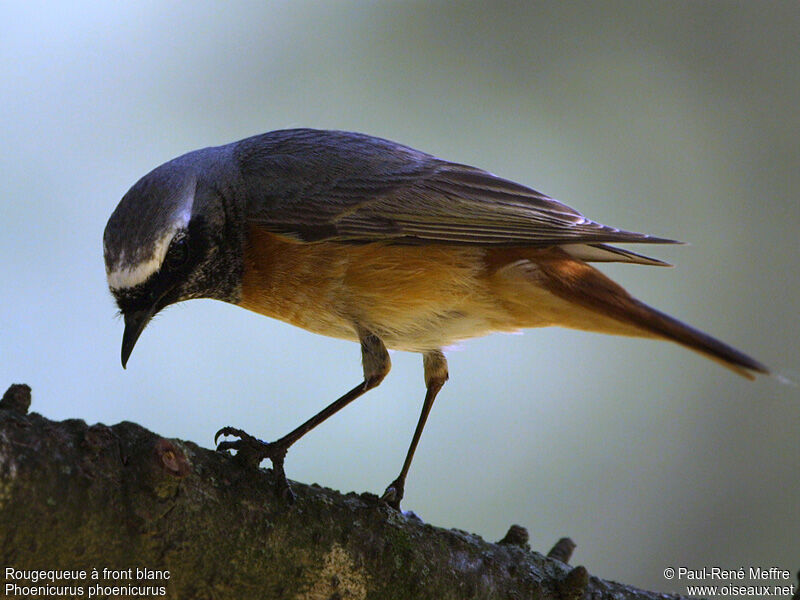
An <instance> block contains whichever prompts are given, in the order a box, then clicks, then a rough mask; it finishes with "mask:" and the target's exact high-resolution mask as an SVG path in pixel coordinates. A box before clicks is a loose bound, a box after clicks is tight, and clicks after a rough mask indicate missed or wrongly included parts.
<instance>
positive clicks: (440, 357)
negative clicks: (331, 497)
mask: <svg viewBox="0 0 800 600" xmlns="http://www.w3.org/2000/svg"><path fill="white" fill-rule="evenodd" d="M423 365H424V366H425V386H426V387H427V392H426V393H425V402H423V404H422V413H420V415H419V421H418V422H417V428H416V429H415V430H414V437H413V438H412V439H411V445H410V446H409V448H408V453H407V454H406V460H405V462H404V463H403V468H402V469H400V475H398V476H397V479H395V480H394V481H393V482H392V483H390V484H389V487H387V488H386V491H385V492H383V496H381V500H383V501H384V502H386V503H387V504H388V505H389V506H391V507H392V508H396V509H397V510H400V500H402V499H403V493H404V491H405V486H406V475H408V469H409V467H411V461H412V460H413V459H414V451H415V450H416V449H417V444H419V438H420V437H421V436H422V430H423V429H424V428H425V422H426V421H427V420H428V415H429V414H430V412H431V407H433V401H434V400H435V399H436V394H438V393H439V390H441V389H442V386H443V385H444V382H445V381H447V377H448V373H447V359H446V358H445V357H444V354H442V352H441V351H440V350H434V351H431V352H426V353H425V355H424V357H423Z"/></svg>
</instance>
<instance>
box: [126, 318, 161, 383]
mask: <svg viewBox="0 0 800 600" xmlns="http://www.w3.org/2000/svg"><path fill="white" fill-rule="evenodd" d="M154 312H155V310H154V309H150V310H137V311H133V312H129V313H126V314H125V332H124V333H123V334H122V368H123V369H124V368H125V365H127V364H128V358H129V357H130V355H131V352H133V347H134V346H135V345H136V340H138V339H139V336H140V335H141V334H142V331H144V328H145V326H147V324H148V323H149V322H150V319H152V318H153V313H154Z"/></svg>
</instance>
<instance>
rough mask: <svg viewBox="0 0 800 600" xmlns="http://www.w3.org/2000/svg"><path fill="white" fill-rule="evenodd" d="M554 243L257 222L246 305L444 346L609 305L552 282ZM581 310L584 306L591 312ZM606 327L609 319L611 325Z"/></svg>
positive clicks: (337, 331) (348, 332) (339, 332)
mask: <svg viewBox="0 0 800 600" xmlns="http://www.w3.org/2000/svg"><path fill="white" fill-rule="evenodd" d="M546 252H549V251H548V250H536V249H516V250H515V249H511V250H487V249H483V248H478V247H467V246H445V245H427V246H425V245H422V246H402V245H388V244H382V243H371V244H363V245H351V244H342V243H336V242H319V243H312V244H306V243H298V242H295V241H292V240H289V239H287V238H285V237H282V236H279V235H275V234H272V233H269V232H266V231H263V230H262V229H260V228H258V227H256V226H251V227H250V230H249V235H248V241H247V244H246V246H245V255H244V273H243V280H242V298H241V301H240V302H239V304H240V306H242V307H244V308H247V309H249V310H252V311H255V312H258V313H260V314H263V315H267V316H269V317H273V318H276V319H280V320H282V321H286V322H288V323H291V324H292V325H296V326H298V327H302V328H304V329H307V330H310V331H313V332H316V333H320V334H323V335H328V336H332V337H338V338H344V339H352V340H355V339H357V335H356V324H358V325H359V326H361V327H363V328H366V329H368V330H370V331H372V332H373V333H375V334H376V335H377V336H378V337H380V338H381V339H382V340H383V341H384V343H385V344H386V346H387V347H389V348H395V349H399V350H413V351H425V350H433V349H438V348H441V347H444V346H448V345H451V344H454V343H456V342H458V341H460V340H463V339H467V338H470V337H476V336H481V335H486V334H488V333H491V332H493V331H513V330H518V329H521V328H524V327H537V326H544V325H553V324H563V325H566V326H567V327H581V325H580V321H581V319H586V318H591V319H594V321H592V322H591V326H587V327H581V328H587V329H595V328H596V326H595V321H597V319H598V317H599V316H600V315H597V313H595V312H593V311H587V310H586V309H585V308H582V307H581V306H579V305H576V304H574V303H572V302H569V301H567V300H565V299H563V298H561V297H559V296H557V295H554V294H552V293H551V292H549V291H548V290H547V289H546V288H545V287H544V286H542V285H541V284H540V282H539V281H537V277H538V275H539V274H538V273H537V270H536V269H535V259H536V257H537V256H541V255H543V254H542V253H546ZM581 315H584V316H583V317H582V316H581ZM603 328H604V327H603Z"/></svg>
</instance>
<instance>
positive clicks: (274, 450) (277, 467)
mask: <svg viewBox="0 0 800 600" xmlns="http://www.w3.org/2000/svg"><path fill="white" fill-rule="evenodd" d="M359 337H360V339H361V362H362V364H363V367H364V381H363V383H360V384H359V385H357V386H356V387H354V388H353V389H352V390H350V391H349V392H347V393H346V394H345V395H344V396H342V397H341V398H339V399H338V400H336V401H335V402H333V403H331V404H330V405H329V406H328V407H326V408H324V409H323V410H321V411H320V412H319V413H317V414H316V415H314V416H313V417H311V418H310V419H309V420H308V421H306V422H305V423H303V424H302V425H300V426H299V427H297V428H296V429H294V430H292V431H290V432H289V433H288V434H286V435H285V436H283V437H282V438H280V439H279V440H276V441H274V442H271V443H267V442H264V441H262V440H259V439H258V438H255V437H253V436H252V435H250V434H248V433H245V432H244V431H242V430H241V429H237V428H235V427H223V428H222V429H220V430H219V431H218V432H217V433H216V435H215V436H214V443H216V442H217V439H218V438H219V437H220V436H221V435H235V436H237V437H238V438H239V439H238V440H233V441H227V440H225V441H222V442H220V443H219V444H218V445H217V450H219V451H221V452H222V451H226V450H236V451H237V453H236V458H237V459H238V460H240V461H242V462H244V463H245V464H248V465H251V466H253V467H257V466H258V465H259V463H261V461H262V460H264V459H265V458H268V459H270V460H271V461H272V467H273V472H274V474H275V478H276V485H277V487H278V489H279V490H280V491H281V493H282V494H283V495H284V496H286V497H287V498H289V499H291V498H293V497H294V495H293V494H292V491H291V489H290V488H289V483H288V482H287V481H286V473H285V472H284V469H283V461H284V458H285V457H286V452H287V450H288V449H289V447H290V446H291V445H292V444H294V443H295V442H296V441H297V440H299V439H300V438H301V437H303V436H304V435H305V434H306V433H308V432H309V431H311V430H312V429H314V427H316V426H317V425H319V424H320V423H322V422H323V421H324V420H325V419H327V418H328V417H330V416H332V415H333V414H335V413H337V412H339V411H340V410H341V409H343V408H344V407H345V406H347V405H348V404H350V403H351V402H352V401H353V400H355V399H356V398H358V397H359V396H361V395H362V394H364V393H365V392H367V391H368V390H371V389H372V388H374V387H377V386H378V384H380V382H381V381H383V379H384V377H386V375H387V373H389V369H390V368H391V361H390V360H389V353H388V352H387V351H386V347H385V346H384V345H383V342H382V341H381V340H380V339H379V338H378V337H377V336H375V335H373V334H372V333H369V332H368V331H359Z"/></svg>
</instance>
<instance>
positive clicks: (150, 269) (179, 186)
mask: <svg viewBox="0 0 800 600" xmlns="http://www.w3.org/2000/svg"><path fill="white" fill-rule="evenodd" d="M187 157H191V155H187ZM187 157H182V158H181V159H176V160H174V161H170V162H168V163H166V164H164V165H161V166H160V167H158V168H156V169H155V170H153V171H151V172H150V173H148V174H147V175H145V176H144V177H142V179H140V180H139V181H138V182H137V183H136V184H135V185H134V186H133V187H132V188H131V189H130V190H129V191H128V193H126V194H125V196H124V197H123V198H122V200H121V201H120V203H119V205H118V206H117V208H116V210H114V212H113V213H112V215H111V217H110V218H109V220H108V224H107V225H106V229H105V233H104V234H103V255H104V258H105V264H106V276H107V278H108V286H109V288H110V290H111V293H112V295H113V296H114V299H115V300H116V302H117V306H118V307H119V309H120V313H121V314H122V316H123V317H124V319H125V332H124V334H123V336H122V366H123V367H125V365H126V363H127V362H128V358H129V356H130V354H131V351H132V350H133V347H134V345H135V344H136V340H137V339H139V335H140V334H141V333H142V331H143V330H144V328H145V326H146V325H147V324H148V323H149V322H150V320H151V319H152V318H153V316H154V315H155V314H156V313H158V312H159V311H160V310H162V309H163V308H165V307H167V306H169V305H170V304H174V303H176V302H180V301H182V300H188V299H190V298H215V299H218V300H225V301H229V302H234V301H236V299H237V295H238V293H239V286H240V283H241V235H239V233H238V232H237V229H236V226H237V225H238V223H236V222H234V221H235V219H233V218H232V216H231V215H232V214H233V213H235V211H234V210H232V207H231V206H230V204H231V203H232V202H233V200H232V198H231V197H230V196H226V195H225V194H224V186H217V185H209V183H208V182H209V175H210V174H209V173H208V172H207V170H205V169H203V168H202V164H200V165H198V164H197V163H198V160H197V157H195V158H194V160H187ZM212 175H213V174H212Z"/></svg>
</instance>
